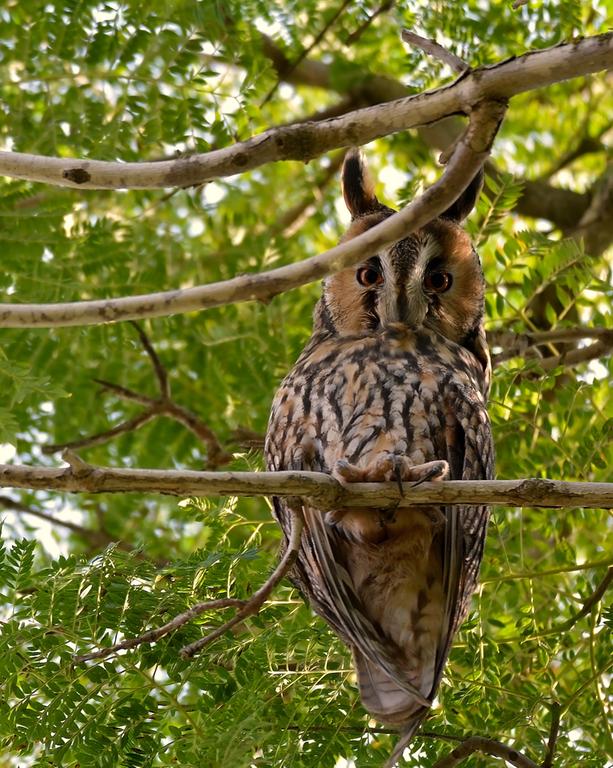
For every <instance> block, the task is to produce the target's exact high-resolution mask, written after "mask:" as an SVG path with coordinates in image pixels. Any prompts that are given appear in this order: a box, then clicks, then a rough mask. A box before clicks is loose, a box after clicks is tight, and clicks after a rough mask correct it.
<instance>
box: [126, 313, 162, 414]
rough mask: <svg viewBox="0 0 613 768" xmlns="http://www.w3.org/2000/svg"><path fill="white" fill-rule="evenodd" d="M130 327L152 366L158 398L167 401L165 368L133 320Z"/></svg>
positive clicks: (146, 337) (144, 334)
mask: <svg viewBox="0 0 613 768" xmlns="http://www.w3.org/2000/svg"><path fill="white" fill-rule="evenodd" d="M130 325H131V326H132V327H133V328H134V329H135V330H136V333H137V334H138V338H139V339H140V343H141V344H142V345H143V349H144V350H145V352H146V353H147V354H148V355H149V359H150V360H151V365H152V366H153V370H154V371H155V376H156V378H157V380H158V384H159V388H160V397H161V398H163V399H166V400H169V399H170V384H169V382H168V373H167V371H166V368H165V367H164V366H163V365H162V363H161V362H160V358H159V357H158V354H157V352H156V351H155V349H154V348H153V344H152V343H151V341H150V340H149V337H148V336H147V334H146V333H145V332H144V331H143V329H142V328H141V327H140V325H139V324H138V323H135V322H134V321H133V320H131V321H130Z"/></svg>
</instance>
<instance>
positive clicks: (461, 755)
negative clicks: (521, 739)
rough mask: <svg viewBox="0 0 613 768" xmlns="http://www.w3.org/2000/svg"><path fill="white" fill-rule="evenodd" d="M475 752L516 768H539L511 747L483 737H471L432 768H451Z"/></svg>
mask: <svg viewBox="0 0 613 768" xmlns="http://www.w3.org/2000/svg"><path fill="white" fill-rule="evenodd" d="M475 752H482V753H483V754H484V755H492V757H500V758H502V759H503V760H506V761H507V762H508V763H511V765H514V766H516V768H539V767H538V765H537V764H536V763H535V762H533V761H532V760H530V759H529V758H527V757H525V756H524V755H522V754H521V752H518V751H517V750H516V749H513V748H512V747H508V746H507V745H506V744H503V743H502V742H500V741H496V740H495V739H486V738H484V737H483V736H471V737H470V738H468V739H466V741H464V743H463V744H460V746H459V747H456V748H455V749H454V750H453V751H452V752H450V753H449V754H448V755H447V756H446V757H443V758H441V760H437V761H436V763H434V765H433V766H432V768H453V766H455V765H458V764H459V763H461V762H462V761H463V760H465V759H466V758H467V757H469V756H470V755H472V754H474V753H475Z"/></svg>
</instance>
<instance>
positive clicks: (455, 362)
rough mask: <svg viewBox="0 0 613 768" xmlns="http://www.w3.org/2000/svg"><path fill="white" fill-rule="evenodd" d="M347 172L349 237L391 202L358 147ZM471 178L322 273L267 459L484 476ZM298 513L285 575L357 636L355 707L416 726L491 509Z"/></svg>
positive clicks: (379, 471)
mask: <svg viewBox="0 0 613 768" xmlns="http://www.w3.org/2000/svg"><path fill="white" fill-rule="evenodd" d="M342 182H343V195H344V198H345V202H346V204H347V207H348V208H349V211H350V213H351V216H352V223H351V226H350V227H349V230H348V232H347V234H346V235H345V239H349V238H352V237H355V236H357V235H358V234H360V233H361V232H364V231H365V230H367V229H368V228H369V227H372V226H374V225H375V224H378V223H379V222H380V221H382V220H383V219H385V218H387V217H388V216H390V215H392V213H393V212H394V211H393V210H392V209H391V208H388V207H387V206H385V205H383V204H382V203H380V202H379V200H378V199H377V197H376V196H375V193H374V185H373V182H372V180H371V178H370V175H369V172H368V170H367V168H366V166H365V163H364V160H363V158H362V155H361V153H360V152H358V151H357V150H350V151H349V153H348V154H347V156H346V158H345V162H344V166H343V171H342ZM480 185H481V175H479V176H478V177H477V178H475V179H473V181H471V183H470V184H469V185H468V188H467V189H466V191H465V192H464V193H463V194H462V195H461V196H460V198H459V199H458V200H457V201H456V202H455V203H454V204H453V205H452V206H451V207H450V208H449V209H448V210H447V211H445V212H444V213H443V214H441V216H439V217H438V218H436V219H434V220H433V221H431V222H430V223H429V224H427V225H426V226H424V227H423V228H422V229H420V230H419V231H417V232H415V233H414V234H412V235H410V236H409V237H407V238H405V239H404V240H401V241H400V242H399V243H396V244H395V245H394V246H393V247H391V248H389V249H387V250H384V251H381V252H380V253H378V254H377V255H376V256H373V257H371V258H368V259H366V260H365V261H364V262H363V263H361V264H359V265H358V266H357V267H352V268H348V269H344V270H343V271H341V272H339V273H337V274H335V275H333V276H331V277H329V278H327V279H326V280H325V281H324V284H323V294H322V297H321V299H320V300H319V302H318V304H317V307H316V309H315V313H314V327H313V334H312V336H311V338H310V340H309V342H308V344H307V345H306V347H305V349H304V351H303V352H302V354H301V356H300V358H299V360H298V362H297V363H296V364H295V366H294V368H293V370H292V371H291V372H290V373H289V374H288V376H287V377H286V378H285V380H284V381H283V383H282V384H281V386H280V388H279V390H278V392H277V394H276V396H275V398H274V402H273V405H272V412H271V415H270V421H269V425H268V433H267V437H266V449H265V451H266V459H267V464H268V468H269V469H271V470H315V471H319V472H326V473H329V474H331V475H332V476H334V477H336V478H337V479H338V480H339V481H340V482H341V483H345V484H347V483H352V482H358V481H359V482H368V481H371V482H380V481H389V480H396V481H398V482H399V483H407V484H409V483H414V482H419V481H422V480H443V479H466V480H475V479H489V478H491V477H492V472H493V446H492V437H491V431H490V423H489V419H488V415H487V411H486V399H487V394H488V389H489V380H490V363H489V354H488V349H487V345H486V340H485V333H484V330H483V312H484V298H483V297H484V281H483V274H482V271H481V266H480V262H479V257H478V256H477V253H476V252H475V250H474V248H473V247H472V244H471V242H470V239H469V237H468V235H467V234H466V232H465V231H464V230H463V229H462V228H461V226H460V224H459V222H461V221H462V220H463V219H464V218H465V217H466V216H467V215H468V213H469V212H470V211H471V209H472V208H473V206H474V204H475V201H476V198H477V196H478V193H479V189H480ZM291 503H297V502H295V501H292V502H291ZM274 513H275V516H276V518H277V520H278V522H279V523H280V525H281V527H282V529H283V530H284V532H285V542H286V544H287V539H288V535H289V528H290V513H289V509H288V506H287V503H286V501H284V500H282V499H278V498H277V499H275V500H274ZM303 514H304V519H305V528H304V533H303V537H302V543H301V548H300V552H299V556H298V560H297V563H296V565H295V566H294V569H293V571H292V573H291V578H292V581H293V582H294V584H295V585H296V586H297V587H298V589H300V590H301V592H302V593H303V594H304V595H305V597H306V598H307V599H308V601H309V602H310V604H311V606H312V607H313V608H314V610H315V611H316V612H317V613H318V614H319V615H320V616H322V617H323V618H324V619H325V620H326V621H327V622H328V624H330V626H331V627H332V628H333V629H334V631H335V632H336V633H337V634H338V635H339V636H340V637H341V638H342V640H344V642H345V643H347V645H348V646H349V647H350V648H351V649H352V652H353V658H354V664H355V669H356V673H357V679H358V684H359V689H360V695H361V698H362V702H363V705H364V707H365V708H366V709H367V710H368V712H370V713H371V715H372V716H373V717H375V718H376V719H378V720H379V721H381V722H383V723H388V724H394V725H397V726H400V727H401V728H402V730H403V731H404V733H405V734H408V735H409V736H410V735H412V733H413V732H414V731H415V730H416V728H417V726H418V725H419V723H420V721H421V720H422V719H423V717H424V716H425V714H426V713H427V712H428V708H429V706H430V705H431V703H432V700H433V698H434V696H435V693H436V690H437V687H438V685H439V682H440V679H441V676H442V673H443V667H444V665H445V662H446V659H447V656H448V654H449V650H450V647H451V643H452V641H453V637H454V635H455V633H456V632H457V630H458V627H459V626H460V624H461V622H462V621H463V619H464V617H465V615H466V612H467V610H468V606H469V601H470V597H471V595H472V593H473V591H474V590H475V587H476V584H477V577H478V572H479V566H480V562H481V558H482V554H483V545H484V541H485V533H486V526H487V520H488V510H487V508H486V507H480V506H453V507H451V506H420V507H410V508H397V509H389V508H387V509H338V510H332V511H327V512H322V511H321V510H319V509H316V508H313V507H311V506H309V505H308V504H307V503H305V504H304V506H303Z"/></svg>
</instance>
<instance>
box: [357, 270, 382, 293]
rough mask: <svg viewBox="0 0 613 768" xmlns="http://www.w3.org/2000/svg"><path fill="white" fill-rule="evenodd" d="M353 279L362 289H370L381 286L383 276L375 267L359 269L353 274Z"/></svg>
mask: <svg viewBox="0 0 613 768" xmlns="http://www.w3.org/2000/svg"><path fill="white" fill-rule="evenodd" d="M355 278H356V280H357V281H358V283H359V284H360V285H363V286H364V288H372V287H373V286H375V285H383V275H382V274H381V272H380V270H378V269H376V267H373V266H370V267H360V268H359V269H358V271H357V272H356V273H355Z"/></svg>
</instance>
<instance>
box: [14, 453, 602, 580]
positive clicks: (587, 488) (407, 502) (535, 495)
mask: <svg viewBox="0 0 613 768" xmlns="http://www.w3.org/2000/svg"><path fill="white" fill-rule="evenodd" d="M86 466H87V467H88V470H87V471H83V470H81V471H79V472H75V471H74V470H73V469H72V468H71V467H64V468H50V467H33V466H28V465H19V464H0V487H3V488H28V489H30V490H47V491H66V492H68V493H160V494H164V495H168V496H179V497H182V498H185V497H187V496H194V497H201V496H282V497H286V496H299V497H301V498H307V499H310V500H311V501H312V502H313V505H314V506H317V507H318V508H319V509H341V508H347V509H351V508H354V507H360V508H370V507H391V506H392V505H395V506H398V507H402V508H404V507H411V506H415V505H422V504H483V505H497V504H499V505H502V506H517V507H560V508H577V507H581V508H585V509H609V508H613V483H583V482H566V481H563V480H549V479H547V478H526V479H521V480H444V481H442V482H428V483H422V484H421V485H419V486H417V487H405V488H404V489H403V490H404V495H403V496H401V495H400V492H399V489H398V484H397V483H395V482H390V483H348V484H347V485H341V484H340V483H339V482H337V481H336V480H335V479H334V478H333V477H331V475H327V474H325V473H323V472H295V471H291V472H195V471H190V470H160V469H110V468H108V467H99V466H92V465H86ZM606 564H607V565H608V562H607V563H606Z"/></svg>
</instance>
